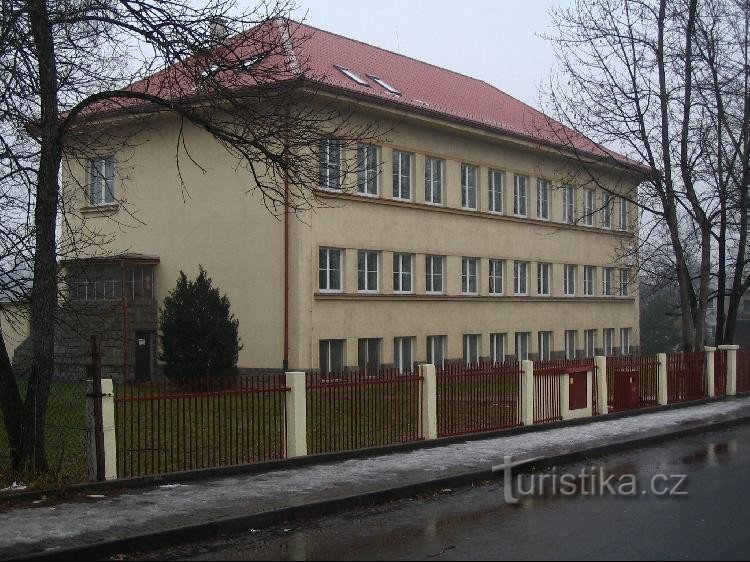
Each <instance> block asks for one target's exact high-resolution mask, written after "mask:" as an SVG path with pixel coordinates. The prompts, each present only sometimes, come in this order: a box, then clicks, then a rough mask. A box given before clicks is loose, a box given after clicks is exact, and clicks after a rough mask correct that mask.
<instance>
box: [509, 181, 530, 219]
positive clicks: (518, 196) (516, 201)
mask: <svg viewBox="0 0 750 562" xmlns="http://www.w3.org/2000/svg"><path fill="white" fill-rule="evenodd" d="M528 183H529V178H527V177H526V176H515V185H514V186H513V214H514V215H516V216H519V217H526V216H528V212H527V208H526V202H527V199H528Z"/></svg>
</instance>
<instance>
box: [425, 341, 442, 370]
mask: <svg viewBox="0 0 750 562" xmlns="http://www.w3.org/2000/svg"><path fill="white" fill-rule="evenodd" d="M445 339H446V337H445V336H427V362H428V363H431V364H432V365H435V367H437V368H438V369H439V368H441V367H442V366H443V363H444V361H445Z"/></svg>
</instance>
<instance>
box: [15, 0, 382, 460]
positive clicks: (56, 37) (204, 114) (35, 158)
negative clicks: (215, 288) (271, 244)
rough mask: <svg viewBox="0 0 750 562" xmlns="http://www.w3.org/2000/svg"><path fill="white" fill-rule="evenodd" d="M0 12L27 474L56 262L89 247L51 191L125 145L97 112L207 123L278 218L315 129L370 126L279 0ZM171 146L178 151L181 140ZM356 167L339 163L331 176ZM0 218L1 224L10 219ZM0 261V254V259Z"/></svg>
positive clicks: (43, 390)
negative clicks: (307, 51)
mask: <svg viewBox="0 0 750 562" xmlns="http://www.w3.org/2000/svg"><path fill="white" fill-rule="evenodd" d="M2 8H3V9H2V23H1V24H0V25H1V27H0V86H1V87H0V134H1V135H2V137H0V143H1V144H0V148H2V150H1V151H0V152H2V154H3V155H4V158H5V160H6V161H8V162H11V163H13V164H12V166H11V167H10V168H8V170H9V172H8V173H10V174H11V176H12V178H10V179H8V181H9V182H10V183H13V184H14V189H15V190H16V192H17V193H23V194H26V195H27V197H26V199H25V202H24V204H23V205H21V206H20V207H19V208H18V209H17V210H16V213H17V215H18V217H19V219H18V220H20V221H22V222H23V221H26V223H27V230H26V231H25V233H26V234H27V236H25V238H24V240H23V241H20V240H19V242H18V244H19V246H20V247H19V248H18V249H13V247H14V242H13V237H12V233H11V232H5V231H3V232H2V233H0V236H3V237H4V239H3V240H2V242H0V243H2V244H3V245H4V247H7V248H8V249H9V250H10V251H9V252H8V255H9V258H8V259H10V260H12V259H13V257H14V256H21V255H22V256H23V260H22V261H26V262H27V263H29V264H30V265H31V269H32V271H33V286H32V288H31V290H30V291H29V294H28V295H26V296H27V297H28V302H29V311H30V324H31V341H32V345H33V354H34V360H33V366H32V369H31V372H30V376H29V379H28V386H27V393H26V396H25V397H22V396H21V393H20V392H19V391H18V384H17V381H16V378H15V375H16V374H14V373H13V371H12V369H11V366H10V362H9V359H8V354H7V352H6V351H5V346H4V344H3V346H2V347H3V351H2V353H0V393H1V395H2V399H0V407H1V408H2V412H3V416H4V422H5V426H6V429H7V431H8V434H9V436H10V442H11V446H12V448H13V450H14V453H15V466H16V468H17V469H18V470H22V471H25V472H31V473H36V472H39V471H42V470H44V469H45V467H46V458H45V436H44V428H45V423H44V421H45V418H46V411H47V403H48V398H49V391H50V381H51V377H52V375H53V370H54V341H55V339H54V338H55V318H56V309H57V306H58V305H59V301H60V299H59V294H58V288H59V281H60V280H59V278H58V273H59V267H58V257H59V256H60V255H61V254H65V255H67V256H70V255H75V253H76V252H78V251H80V250H81V249H82V248H81V247H82V246H85V245H86V244H88V243H96V242H95V239H94V237H91V238H87V237H86V236H82V235H81V234H82V233H71V232H68V229H70V228H72V227H70V222H69V221H68V220H67V218H68V216H67V213H70V212H73V211H72V210H71V209H68V208H66V206H65V201H64V200H62V198H61V185H60V178H61V170H62V169H63V168H64V167H65V166H67V165H68V162H70V161H76V160H81V159H85V158H86V157H87V156H90V155H93V154H96V153H97V150H99V149H100V148H101V146H111V145H112V144H113V143H127V142H128V139H127V138H122V137H120V136H118V132H117V130H116V129H117V127H107V126H104V125H102V123H104V121H105V119H109V120H110V121H109V122H110V123H111V122H113V121H112V120H117V119H120V120H121V119H123V116H127V119H128V121H129V122H130V123H134V122H137V123H141V124H142V125H143V126H146V124H147V123H148V121H149V119H151V118H152V117H153V116H154V115H155V114H157V113H164V112H169V114H171V115H174V116H177V118H178V119H180V120H181V122H182V123H183V124H187V123H190V124H191V125H193V126H196V127H199V128H201V129H203V130H205V131H206V132H208V133H209V134H211V135H212V136H213V138H214V139H216V141H218V142H219V143H220V144H221V145H223V146H224V147H225V148H226V150H227V151H229V152H230V153H231V154H232V155H233V156H234V157H235V158H236V160H237V162H238V164H237V165H238V167H242V168H244V169H245V170H246V171H247V178H248V179H247V191H259V192H260V193H261V194H262V196H263V201H264V203H265V205H266V206H267V207H268V209H269V210H270V211H272V212H274V213H275V214H277V215H281V214H284V213H290V212H295V211H296V210H298V209H305V208H309V207H310V206H312V205H314V204H316V202H317V200H316V198H315V188H317V187H318V186H319V185H320V168H319V159H318V158H317V156H316V152H317V151H316V149H315V147H317V146H318V143H319V142H320V139H321V138H327V137H335V138H337V139H339V140H340V142H342V143H345V144H346V143H355V142H360V141H364V142H367V141H368V140H369V141H373V140H375V139H376V138H377V136H378V135H379V134H381V133H380V132H378V131H377V130H376V128H375V127H372V126H370V125H368V124H361V125H355V124H354V122H353V120H352V119H351V118H350V117H351V114H352V112H353V111H355V109H354V108H353V107H352V105H351V104H350V103H349V102H347V101H344V100H338V99H337V98H336V97H335V96H330V95H323V94H322V93H321V92H320V91H318V89H317V88H316V86H315V84H319V83H320V77H316V76H312V75H311V72H310V70H309V68H308V67H307V61H305V60H303V59H301V58H300V56H299V54H298V53H299V52H300V49H298V47H299V46H300V44H302V43H304V42H305V41H306V40H307V39H308V38H307V37H305V36H304V34H303V33H302V32H301V31H300V27H299V26H297V25H296V24H295V23H294V22H291V21H290V20H289V19H288V16H289V12H290V11H291V10H292V9H293V8H294V6H293V5H292V4H291V3H290V1H289V0H268V1H262V3H260V4H258V5H256V6H254V7H252V8H250V9H240V8H238V7H237V6H236V5H235V2H234V1H233V0H210V1H208V2H206V3H205V5H202V6H201V3H195V2H189V1H188V0H46V1H45V0H2ZM183 144H184V143H183ZM177 145H178V147H179V145H180V141H178V143H177ZM176 153H177V154H176V157H177V158H180V157H182V158H188V159H189V158H190V155H189V152H187V149H186V148H185V147H184V146H183V147H182V151H180V150H179V148H176ZM193 164H196V165H197V163H195V162H193ZM355 167H356V162H348V163H345V165H344V166H343V172H342V173H343V174H347V173H350V172H352V171H353V169H354V168H355ZM4 182H5V180H4ZM80 188H81V189H83V190H85V189H86V185H85V182H84V183H82V184H81V185H80ZM183 188H184V189H185V190H186V191H187V190H188V189H189V186H187V185H184V184H183ZM0 213H2V223H0V224H2V225H3V226H4V225H6V222H5V221H6V217H7V218H8V220H10V219H9V217H11V216H12V215H11V213H10V212H8V214H7V215H6V210H5V209H2V208H0ZM7 224H9V223H7ZM9 230H10V229H9ZM61 233H62V236H61ZM64 244H67V245H68V247H65V248H63V247H62V246H63V245H64ZM21 248H22V249H23V252H21ZM7 263H10V262H9V261H7V260H4V259H3V257H2V256H0V266H2V267H3V268H6V267H7V265H6V264H7ZM0 343H1V342H0Z"/></svg>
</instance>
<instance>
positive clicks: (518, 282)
mask: <svg viewBox="0 0 750 562" xmlns="http://www.w3.org/2000/svg"><path fill="white" fill-rule="evenodd" d="M528 273H529V262H526V261H517V262H513V281H514V283H513V284H514V287H515V294H516V295H528V294H529V282H528Z"/></svg>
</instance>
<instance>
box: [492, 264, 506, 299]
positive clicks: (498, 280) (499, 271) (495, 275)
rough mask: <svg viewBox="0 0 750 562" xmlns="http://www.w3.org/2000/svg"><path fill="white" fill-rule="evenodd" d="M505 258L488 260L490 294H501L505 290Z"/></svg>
mask: <svg viewBox="0 0 750 562" xmlns="http://www.w3.org/2000/svg"><path fill="white" fill-rule="evenodd" d="M504 277H505V260H490V294H491V295H502V294H503V293H504V292H505V285H504Z"/></svg>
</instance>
